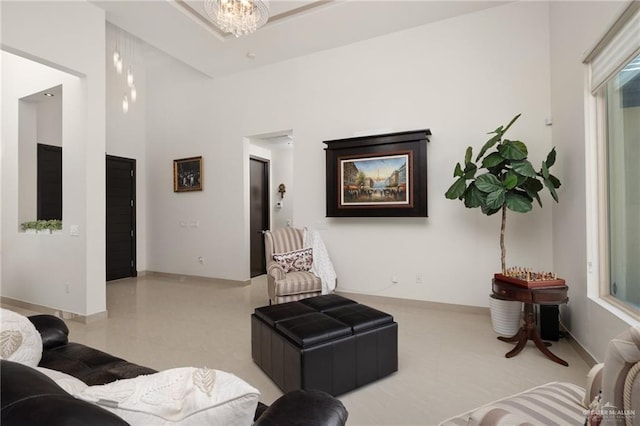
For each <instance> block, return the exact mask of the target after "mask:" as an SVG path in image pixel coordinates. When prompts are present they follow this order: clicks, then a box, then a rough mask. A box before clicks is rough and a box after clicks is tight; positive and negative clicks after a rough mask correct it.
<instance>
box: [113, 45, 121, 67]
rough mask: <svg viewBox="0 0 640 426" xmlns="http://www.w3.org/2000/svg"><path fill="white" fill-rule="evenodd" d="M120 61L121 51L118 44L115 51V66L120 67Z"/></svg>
mask: <svg viewBox="0 0 640 426" xmlns="http://www.w3.org/2000/svg"><path fill="white" fill-rule="evenodd" d="M118 62H120V51H119V50H118V46H117V45H116V49H115V50H114V51H113V66H114V67H118Z"/></svg>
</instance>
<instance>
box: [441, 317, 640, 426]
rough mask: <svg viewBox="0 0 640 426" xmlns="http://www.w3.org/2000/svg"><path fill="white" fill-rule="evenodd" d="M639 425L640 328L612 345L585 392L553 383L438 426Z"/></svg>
mask: <svg viewBox="0 0 640 426" xmlns="http://www.w3.org/2000/svg"><path fill="white" fill-rule="evenodd" d="M538 424H540V425H552V424H553V425H565V424H566V425H571V424H574V425H588V426H605V425H606V426H611V425H615V426H639V425H640V325H639V326H636V327H631V328H629V329H628V330H627V331H625V332H624V333H622V334H620V335H618V336H617V337H616V338H614V339H612V340H611V341H610V342H609V346H608V347H607V352H606V354H605V358H604V363H601V364H596V365H595V366H594V367H593V368H592V369H591V371H590V372H589V374H588V376H587V382H586V388H582V387H580V386H578V385H574V384H572V383H564V382H551V383H547V384H544V385H541V386H538V387H535V388H532V389H529V390H526V391H524V392H521V393H519V394H516V395H512V396H508V397H506V398H503V399H500V400H498V401H494V402H491V403H489V404H487V405H484V406H482V407H479V408H476V409H474V410H471V411H469V412H467V413H464V414H461V415H458V416H456V417H452V418H450V419H447V420H445V421H444V422H442V423H441V424H440V426H462V425H479V426H499V425H538Z"/></svg>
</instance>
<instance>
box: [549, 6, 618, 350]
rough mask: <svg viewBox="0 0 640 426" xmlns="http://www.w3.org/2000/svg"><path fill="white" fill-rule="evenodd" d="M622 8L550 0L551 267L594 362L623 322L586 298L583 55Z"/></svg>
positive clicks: (568, 316) (567, 316) (569, 318)
mask: <svg viewBox="0 0 640 426" xmlns="http://www.w3.org/2000/svg"><path fill="white" fill-rule="evenodd" d="M627 5H628V2H627V1H624V2H613V1H611V2H610V1H606V2H551V6H550V17H551V19H550V22H551V99H552V112H553V141H554V144H556V145H557V146H558V168H559V170H560V171H561V172H560V176H561V177H562V181H563V187H562V188H561V190H560V192H559V195H560V198H561V202H560V204H559V205H557V206H556V207H555V208H554V211H553V215H554V216H553V218H554V221H553V252H554V263H555V265H554V268H555V270H556V271H558V273H559V274H560V276H562V277H565V278H566V279H567V284H568V285H569V304H568V306H566V307H563V309H562V320H563V322H564V323H565V324H566V325H567V326H568V327H569V329H570V330H571V333H572V334H573V336H574V337H575V339H576V340H577V341H578V342H580V344H581V345H582V346H583V347H585V348H587V350H588V351H590V352H591V354H592V355H593V356H595V357H596V359H598V360H602V359H603V358H604V352H605V350H606V345H607V342H608V341H609V340H610V339H611V338H612V337H614V336H615V335H617V334H618V333H620V332H621V331H623V330H625V329H626V328H627V327H628V324H627V323H626V322H624V321H622V320H620V319H619V318H618V317H616V316H615V315H614V314H612V313H611V312H610V311H608V310H607V309H605V308H604V307H603V306H602V305H601V304H599V303H597V302H595V301H594V300H593V299H591V298H589V297H588V296H587V281H588V278H587V277H588V272H587V262H588V261H589V260H592V259H587V236H586V229H587V213H586V212H587V205H586V186H585V181H586V179H587V171H586V169H585V77H584V76H585V66H584V65H583V64H582V60H583V58H584V55H585V54H586V52H587V51H588V50H589V49H590V48H592V47H593V46H595V44H596V43H597V42H598V41H599V40H600V38H601V37H602V36H603V35H604V33H605V32H606V31H607V30H608V28H609V27H610V26H611V25H612V24H613V22H614V21H615V19H617V17H618V16H619V15H620V14H621V13H622V11H623V10H624V9H625V8H626V6H627Z"/></svg>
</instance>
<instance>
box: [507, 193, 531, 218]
mask: <svg viewBox="0 0 640 426" xmlns="http://www.w3.org/2000/svg"><path fill="white" fill-rule="evenodd" d="M505 198H506V203H507V208H508V209H509V210H513V211H514V212H518V213H526V212H528V211H530V210H531V209H532V208H533V205H532V204H531V200H530V199H529V198H527V197H525V196H524V195H521V194H518V193H517V192H508V193H507V195H506V197H505Z"/></svg>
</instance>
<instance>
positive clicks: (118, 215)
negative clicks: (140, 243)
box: [106, 155, 138, 281]
mask: <svg viewBox="0 0 640 426" xmlns="http://www.w3.org/2000/svg"><path fill="white" fill-rule="evenodd" d="M106 169H107V176H106V193H107V199H106V208H107V212H106V216H107V217H106V221H107V224H106V232H107V235H106V242H107V243H106V262H107V265H106V271H107V277H106V279H107V281H111V280H117V279H120V278H128V277H135V276H137V275H138V272H137V266H136V160H133V159H130V158H122V157H114V156H111V155H107V166H106Z"/></svg>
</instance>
